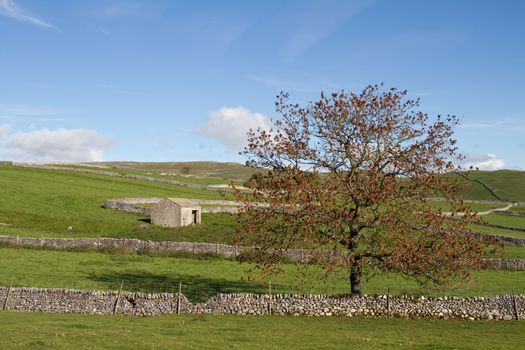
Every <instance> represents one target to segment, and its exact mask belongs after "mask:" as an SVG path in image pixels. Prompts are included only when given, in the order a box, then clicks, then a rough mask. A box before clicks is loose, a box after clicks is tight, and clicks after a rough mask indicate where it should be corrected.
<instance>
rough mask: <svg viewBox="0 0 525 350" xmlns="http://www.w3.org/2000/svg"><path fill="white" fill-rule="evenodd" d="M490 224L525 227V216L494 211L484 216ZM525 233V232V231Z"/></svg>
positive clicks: (484, 219)
mask: <svg viewBox="0 0 525 350" xmlns="http://www.w3.org/2000/svg"><path fill="white" fill-rule="evenodd" d="M482 218H483V221H485V222H487V223H489V224H497V225H502V226H508V227H519V228H525V216H510V215H502V214H497V213H493V214H490V215H485V216H483V217H482ZM523 234H525V232H523Z"/></svg>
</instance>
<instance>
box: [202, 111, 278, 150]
mask: <svg viewBox="0 0 525 350" xmlns="http://www.w3.org/2000/svg"><path fill="white" fill-rule="evenodd" d="M259 127H260V128H262V129H268V130H269V129H271V128H272V122H271V121H270V119H269V118H268V117H266V116H265V115H263V114H261V113H254V112H251V111H250V110H249V109H247V108H244V107H222V108H220V109H219V110H217V111H213V112H210V114H209V118H208V120H207V121H206V122H205V123H204V124H201V125H199V126H197V127H196V128H195V129H194V131H195V132H196V133H198V134H201V135H205V136H208V137H210V138H212V139H215V140H217V141H219V142H221V143H222V144H224V145H225V146H227V147H228V148H230V149H232V150H234V151H241V150H242V149H243V148H244V147H245V146H246V144H247V136H246V134H247V133H248V130H250V129H257V128H259Z"/></svg>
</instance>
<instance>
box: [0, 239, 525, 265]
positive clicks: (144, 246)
mask: <svg viewBox="0 0 525 350" xmlns="http://www.w3.org/2000/svg"><path fill="white" fill-rule="evenodd" d="M0 242H1V243H6V244H10V245H13V246H19V247H40V248H49V249H56V250H68V249H88V250H103V249H124V250H127V251H129V252H131V253H143V252H144V253H164V252H171V253H181V252H182V253H190V254H195V255H203V254H215V255H219V256H223V257H225V258H237V257H239V256H241V255H243V254H249V253H250V252H251V251H253V250H254V249H256V248H255V247H245V246H237V245H228V244H221V243H204V242H176V241H159V242H156V241H144V240H139V239H119V238H104V237H103V238H49V237H48V238H34V237H19V236H16V237H13V236H0ZM275 252H276V253H278V254H281V256H282V257H283V258H286V259H288V260H290V261H295V262H302V263H307V262H311V261H317V260H319V259H328V258H343V257H344V256H345V254H346V253H345V252H333V251H327V250H326V251H318V250H310V249H286V250H275ZM336 254H337V255H336ZM481 264H482V267H483V268H485V269H494V270H525V260H522V259H512V258H484V259H482V260H481Z"/></svg>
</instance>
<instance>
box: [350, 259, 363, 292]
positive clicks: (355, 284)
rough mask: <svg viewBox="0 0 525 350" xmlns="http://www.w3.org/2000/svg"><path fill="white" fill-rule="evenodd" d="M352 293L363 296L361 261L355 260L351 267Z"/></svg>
mask: <svg viewBox="0 0 525 350" xmlns="http://www.w3.org/2000/svg"><path fill="white" fill-rule="evenodd" d="M350 292H351V293H352V294H361V259H354V261H353V262H352V263H351V265H350Z"/></svg>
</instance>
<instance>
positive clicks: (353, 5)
mask: <svg viewBox="0 0 525 350" xmlns="http://www.w3.org/2000/svg"><path fill="white" fill-rule="evenodd" d="M368 3H369V1H363V0H353V1H336V0H329V1H321V2H319V3H316V5H315V6H314V7H313V8H310V9H308V10H307V11H305V12H303V13H302V14H298V15H297V16H295V22H296V23H293V27H294V28H295V30H294V31H292V32H291V33H290V35H289V36H288V37H287V40H286V42H285V46H284V48H283V50H282V51H281V55H282V58H283V61H284V62H286V63H291V62H293V61H294V60H295V58H296V57H297V56H299V55H300V54H302V53H304V52H306V51H308V50H310V49H311V48H313V47H314V46H316V45H317V44H319V43H320V42H321V41H322V40H324V39H325V38H326V37H328V36H330V35H331V34H332V33H334V32H335V31H336V30H337V29H338V28H339V27H340V26H341V25H342V24H344V23H345V22H346V21H347V20H348V19H349V18H350V17H352V16H354V15H356V14H358V13H359V12H361V11H362V10H363V9H364V8H365V7H366V5H368ZM288 21H289V19H288V18H287V22H288Z"/></svg>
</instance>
